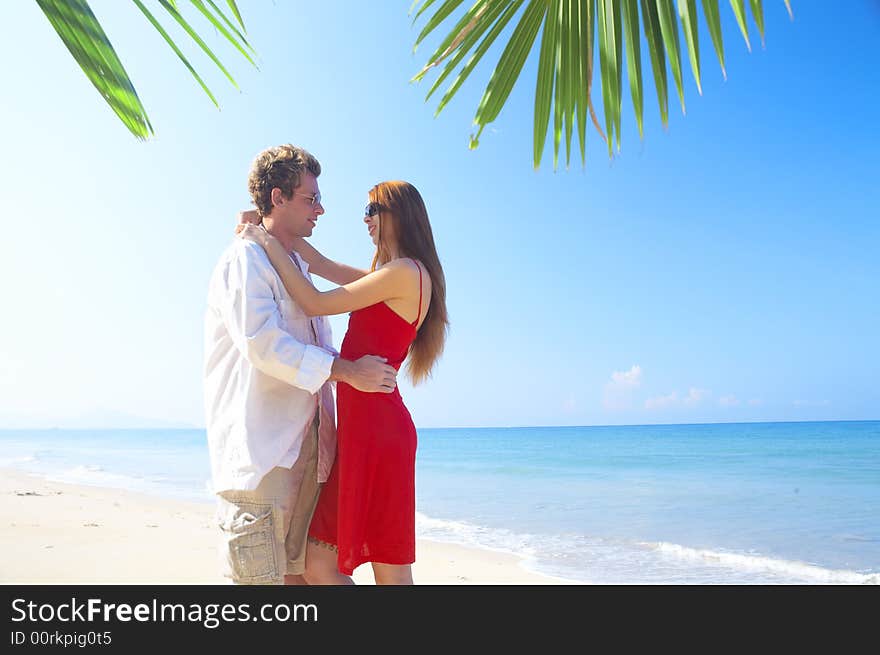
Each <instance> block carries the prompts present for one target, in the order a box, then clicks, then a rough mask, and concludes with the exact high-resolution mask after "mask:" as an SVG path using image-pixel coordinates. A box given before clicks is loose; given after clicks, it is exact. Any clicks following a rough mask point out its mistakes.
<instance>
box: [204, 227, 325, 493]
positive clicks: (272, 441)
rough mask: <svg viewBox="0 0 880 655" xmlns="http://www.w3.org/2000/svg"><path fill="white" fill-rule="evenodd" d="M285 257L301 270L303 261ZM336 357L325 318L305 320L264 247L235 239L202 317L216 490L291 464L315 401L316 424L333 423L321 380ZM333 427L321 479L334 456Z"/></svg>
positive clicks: (255, 480)
mask: <svg viewBox="0 0 880 655" xmlns="http://www.w3.org/2000/svg"><path fill="white" fill-rule="evenodd" d="M293 257H294V258H295V259H296V262H297V263H298V264H299V266H300V269H301V270H303V271H304V272H306V273H307V271H308V265H307V264H306V263H305V262H304V261H303V260H302V259H301V258H300V257H299V255H297V254H296V253H294V254H293ZM336 354H337V353H336V351H335V350H334V349H333V345H332V339H331V334H330V325H329V322H328V321H327V320H326V319H325V318H324V317H314V318H311V319H310V318H309V317H308V316H307V315H306V314H305V313H304V312H303V311H302V309H300V307H299V306H298V305H297V304H296V303H295V302H294V301H293V299H292V298H291V297H290V295H289V294H288V293H287V290H286V289H285V288H284V284H283V283H282V281H281V278H280V277H279V275H278V273H277V272H276V271H275V269H274V268H273V267H272V264H271V262H270V261H269V258H268V256H267V255H266V252H265V251H264V250H263V249H262V248H261V247H260V246H259V245H257V244H255V243H252V242H250V241H246V240H244V239H238V238H236V239H235V241H234V242H233V243H232V245H230V246H229V248H227V249H226V251H225V252H224V253H223V255H222V256H221V257H220V261H219V262H218V263H217V266H216V267H215V269H214V272H213V274H212V276H211V282H210V285H209V288H208V308H207V312H206V314H205V369H204V373H205V379H204V394H205V416H206V426H207V433H208V450H209V452H210V457H211V475H212V478H213V480H212V483H213V490H214V492H215V493H219V492H221V491H224V490H227V489H243V490H253V489H255V488H256V487H257V485H258V484H259V483H260V480H261V479H262V478H263V476H264V475H265V474H266V473H268V472H269V471H270V470H272V469H273V468H274V467H276V466H283V467H287V468H290V467H291V466H293V464H294V462H295V461H296V458H297V457H298V456H299V451H300V446H301V445H302V441H303V435H305V434H306V433H307V431H308V430H309V428H310V427H311V423H312V421H313V420H314V418H315V414H316V411H317V410H318V409H319V403H320V405H321V407H320V409H321V419H322V421H324V422H326V421H330V422H332V421H333V420H334V417H333V409H334V408H333V395H332V391H330V386H331V383H329V382H327V379H328V378H329V376H330V367H331V366H332V364H333V358H334V355H336ZM327 405H329V406H327ZM322 427H326V428H330V427H331V426H330V425H326V426H325V425H322ZM332 427H333V428H334V429H333V436H332V444H330V445H329V446H328V445H327V444H324V448H323V450H324V451H325V452H323V453H321V454H323V455H324V457H323V458H321V459H323V460H324V461H321V462H319V480H320V481H323V480H321V479H322V478H323V479H326V474H327V473H328V472H329V467H330V463H332V458H333V455H334V454H335V425H334V426H332ZM331 449H332V450H331ZM327 450H331V452H326V451H327ZM328 457H329V462H328V461H327V458H328ZM321 469H323V470H321ZM322 473H323V475H322Z"/></svg>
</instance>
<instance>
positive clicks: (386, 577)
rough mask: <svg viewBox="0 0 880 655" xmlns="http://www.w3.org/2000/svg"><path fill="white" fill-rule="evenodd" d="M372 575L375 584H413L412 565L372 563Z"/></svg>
mask: <svg viewBox="0 0 880 655" xmlns="http://www.w3.org/2000/svg"><path fill="white" fill-rule="evenodd" d="M310 545H311V544H310ZM373 575H374V576H375V577H376V584H383V585H384V584H387V585H411V584H412V583H413V579H412V564H380V563H379V562H373Z"/></svg>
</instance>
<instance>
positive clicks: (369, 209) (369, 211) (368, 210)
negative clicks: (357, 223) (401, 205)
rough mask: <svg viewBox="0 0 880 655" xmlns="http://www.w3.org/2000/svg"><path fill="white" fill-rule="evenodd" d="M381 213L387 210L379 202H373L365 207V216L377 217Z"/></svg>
mask: <svg viewBox="0 0 880 655" xmlns="http://www.w3.org/2000/svg"><path fill="white" fill-rule="evenodd" d="M381 211H385V208H384V207H383V206H382V205H380V204H379V203H378V202H371V203H370V204H369V205H367V206H366V207H364V216H375V215H376V214H378V213H379V212H381Z"/></svg>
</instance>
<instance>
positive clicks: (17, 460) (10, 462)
mask: <svg viewBox="0 0 880 655" xmlns="http://www.w3.org/2000/svg"><path fill="white" fill-rule="evenodd" d="M38 461H40V458H39V457H37V456H36V455H21V456H20V457H0V467H12V468H16V467H17V466H20V465H21V464H31V463H33V462H38Z"/></svg>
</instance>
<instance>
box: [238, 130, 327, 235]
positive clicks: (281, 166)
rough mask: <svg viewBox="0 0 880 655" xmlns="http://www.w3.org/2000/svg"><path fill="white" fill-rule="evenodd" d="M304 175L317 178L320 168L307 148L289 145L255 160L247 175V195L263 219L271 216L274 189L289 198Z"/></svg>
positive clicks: (268, 150)
mask: <svg viewBox="0 0 880 655" xmlns="http://www.w3.org/2000/svg"><path fill="white" fill-rule="evenodd" d="M304 171H306V172H309V173H311V174H312V175H314V176H315V177H318V176H319V175H320V174H321V164H320V163H318V160H317V159H315V157H314V156H313V155H312V154H311V153H310V152H309V151H308V150H306V149H305V148H300V147H298V146H294V145H291V144H289V143H287V144H284V145H281V146H275V147H274V148H266V149H265V150H264V151H263V152H261V153H260V154H259V155H257V156H256V158H255V159H254V162H253V164H251V170H250V173H249V174H248V191H249V192H250V194H251V200H252V201H253V203H254V205H256V207H257V213H258V214H259V215H260V217H261V218H263V217H266V216H269V215H270V214H271V213H272V189H274V188H275V187H277V188H279V189H281V192H282V193H283V194H284V197H285V198H290V197H291V196H292V195H293V190H294V189H296V188H297V187H299V184H300V181H299V177H300V175H301V174H302V173H303V172H304Z"/></svg>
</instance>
